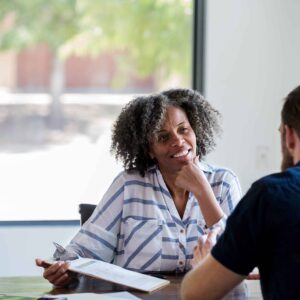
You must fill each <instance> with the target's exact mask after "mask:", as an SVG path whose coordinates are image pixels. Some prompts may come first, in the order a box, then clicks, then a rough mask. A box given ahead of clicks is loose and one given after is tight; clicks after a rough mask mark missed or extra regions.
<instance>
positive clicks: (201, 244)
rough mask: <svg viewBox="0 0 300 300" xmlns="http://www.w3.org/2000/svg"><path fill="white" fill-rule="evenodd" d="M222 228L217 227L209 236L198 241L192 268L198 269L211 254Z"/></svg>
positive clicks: (204, 236)
mask: <svg viewBox="0 0 300 300" xmlns="http://www.w3.org/2000/svg"><path fill="white" fill-rule="evenodd" d="M220 230H221V228H219V227H217V228H215V229H213V230H212V231H210V232H209V233H208V234H207V235H203V236H202V237H200V238H199V240H198V245H197V246H196V247H195V249H194V253H193V254H194V255H193V259H192V261H191V265H192V267H193V268H194V267H196V266H197V265H198V264H199V263H200V262H201V261H202V260H203V259H204V258H205V257H206V256H207V254H208V253H210V251H211V249H212V247H213V246H214V245H215V244H216V242H217V235H218V234H219V232H220Z"/></svg>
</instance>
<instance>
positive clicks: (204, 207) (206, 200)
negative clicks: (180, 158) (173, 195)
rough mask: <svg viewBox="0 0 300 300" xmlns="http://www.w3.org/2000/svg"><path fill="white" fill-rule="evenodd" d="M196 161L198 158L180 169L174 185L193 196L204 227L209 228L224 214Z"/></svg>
mask: <svg viewBox="0 0 300 300" xmlns="http://www.w3.org/2000/svg"><path fill="white" fill-rule="evenodd" d="M198 160H199V157H198V156H196V157H195V158H194V159H193V160H192V161H190V162H189V163H188V164H186V165H184V166H183V167H182V168H181V170H180V171H179V172H178V173H177V177H176V179H175V184H176V185H177V186H178V187H180V188H182V189H185V190H187V191H189V192H192V193H193V194H194V195H195V197H196V198H197V200H198V203H199V206H200V209H201V213H202V215H203V217H204V220H205V223H206V226H207V227H211V226H212V225H214V224H216V223H217V222H218V221H219V220H220V219H221V218H222V217H223V216H224V213H223V211H222V209H221V207H220V205H219V203H218V201H217V199H216V197H215V194H214V192H213V190H212V188H211V186H210V184H209V182H208V180H207V178H206V176H205V174H204V173H203V171H202V170H201V169H200V168H199V165H198Z"/></svg>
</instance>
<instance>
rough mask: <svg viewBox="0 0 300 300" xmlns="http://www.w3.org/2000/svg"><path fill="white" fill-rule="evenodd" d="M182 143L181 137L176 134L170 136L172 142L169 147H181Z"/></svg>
mask: <svg viewBox="0 0 300 300" xmlns="http://www.w3.org/2000/svg"><path fill="white" fill-rule="evenodd" d="M183 143H184V139H183V138H182V136H180V135H178V134H174V135H173V136H172V140H171V145H172V147H176V146H179V147H180V146H182V144H183Z"/></svg>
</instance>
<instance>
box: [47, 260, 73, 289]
mask: <svg viewBox="0 0 300 300" xmlns="http://www.w3.org/2000/svg"><path fill="white" fill-rule="evenodd" d="M68 267H69V264H68V263H67V262H64V261H59V262H57V263H55V264H53V265H51V266H50V267H48V268H46V269H45V271H44V274H43V276H44V278H45V279H47V280H48V281H49V282H51V283H52V284H54V285H57V286H59V285H63V284H66V282H68V281H69V280H70V276H69V274H68V273H67V272H68Z"/></svg>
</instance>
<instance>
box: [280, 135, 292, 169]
mask: <svg viewBox="0 0 300 300" xmlns="http://www.w3.org/2000/svg"><path fill="white" fill-rule="evenodd" d="M281 152H282V160H281V171H282V172H283V171H285V170H286V169H287V168H290V167H292V166H293V165H294V161H293V157H292V156H291V154H290V152H289V150H288V149H287V147H286V144H285V132H283V133H282V134H281Z"/></svg>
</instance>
